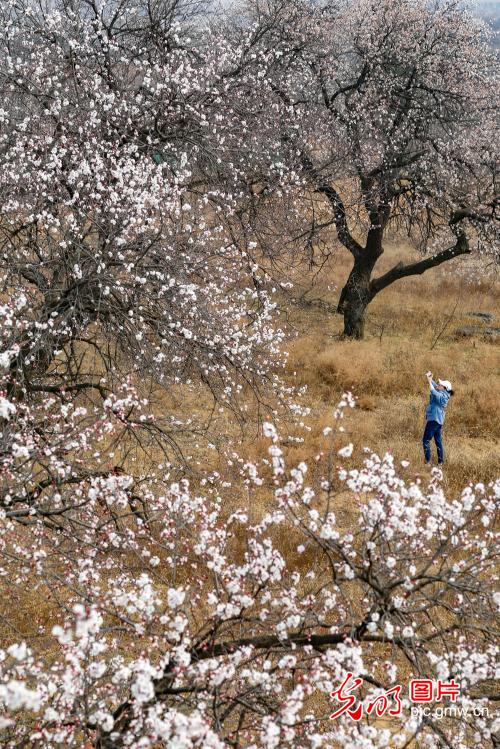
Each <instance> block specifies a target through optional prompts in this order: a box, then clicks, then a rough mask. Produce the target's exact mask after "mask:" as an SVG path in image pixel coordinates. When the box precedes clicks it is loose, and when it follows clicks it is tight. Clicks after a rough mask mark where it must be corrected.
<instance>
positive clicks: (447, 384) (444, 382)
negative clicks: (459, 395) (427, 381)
mask: <svg viewBox="0 0 500 749" xmlns="http://www.w3.org/2000/svg"><path fill="white" fill-rule="evenodd" d="M438 382H439V384H440V385H442V386H443V387H445V388H446V390H453V388H452V387H451V382H450V381H449V380H438Z"/></svg>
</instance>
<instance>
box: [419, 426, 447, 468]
mask: <svg viewBox="0 0 500 749" xmlns="http://www.w3.org/2000/svg"><path fill="white" fill-rule="evenodd" d="M441 427H442V424H440V423H439V422H437V421H428V422H427V424H426V425H425V430H424V436H423V438H422V442H423V445H424V456H425V462H426V463H430V462H431V440H432V439H433V440H434V442H435V443H436V448H437V454H438V463H439V464H441V463H443V462H444V450H443V443H442V440H441Z"/></svg>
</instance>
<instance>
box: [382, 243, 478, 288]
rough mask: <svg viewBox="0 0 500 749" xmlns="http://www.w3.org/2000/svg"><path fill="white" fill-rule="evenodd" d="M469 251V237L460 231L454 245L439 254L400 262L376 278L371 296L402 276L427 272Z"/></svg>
mask: <svg viewBox="0 0 500 749" xmlns="http://www.w3.org/2000/svg"><path fill="white" fill-rule="evenodd" d="M468 253H470V249H469V243H468V241H467V237H466V236H465V234H464V233H460V235H459V236H458V238H457V241H456V244H454V245H453V247H449V248H448V249H447V250H443V251H442V252H439V253H438V254H437V255H432V257H427V258H425V259H424V260H419V261H418V262H416V263H408V264H407V265H404V263H398V264H397V265H395V266H394V267H393V268H391V269H390V270H389V271H387V273H384V275H383V276H379V277H378V278H374V279H373V281H372V282H371V283H370V293H371V297H372V298H373V297H374V296H375V295H376V294H378V293H379V291H382V289H385V288H386V286H389V285H390V284H391V283H394V281H397V280H398V279H400V278H405V277H406V276H419V275H421V274H422V273H425V271H426V270H429V268H435V267H436V266H437V265H441V264H442V263H446V262H447V261H448V260H453V258H455V257H458V256H459V255H467V254H468Z"/></svg>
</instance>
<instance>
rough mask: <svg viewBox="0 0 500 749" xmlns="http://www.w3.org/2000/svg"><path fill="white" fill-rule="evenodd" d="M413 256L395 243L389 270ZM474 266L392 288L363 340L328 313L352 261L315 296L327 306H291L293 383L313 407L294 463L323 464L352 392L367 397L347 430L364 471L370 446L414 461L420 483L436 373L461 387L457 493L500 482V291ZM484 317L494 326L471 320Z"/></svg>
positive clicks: (453, 477)
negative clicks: (327, 430)
mask: <svg viewBox="0 0 500 749" xmlns="http://www.w3.org/2000/svg"><path fill="white" fill-rule="evenodd" d="M403 258H405V259H406V260H408V253H407V252H405V253H404V254H403V253H402V252H401V251H400V250H399V248H398V245H397V243H394V244H393V245H392V246H390V247H388V248H387V251H386V255H385V256H384V257H383V259H382V263H381V265H382V270H385V269H386V268H389V267H390V266H391V265H392V264H393V263H395V262H397V261H398V260H399V259H403ZM467 262H469V266H471V261H462V262H461V261H460V260H458V261H452V262H451V263H449V264H448V266H446V265H444V266H441V267H440V268H437V269H434V270H432V271H428V272H427V274H425V275H422V276H415V277H413V278H410V279H406V280H403V281H399V282H396V283H395V284H393V285H392V286H390V287H388V288H387V289H386V290H385V291H383V292H382V293H381V294H380V295H379V296H378V297H376V298H375V299H374V301H373V302H372V304H371V305H370V307H369V308H368V317H367V324H366V333H365V340H363V341H346V340H342V339H341V338H340V332H341V330H342V317H341V316H340V315H336V314H332V312H331V311H329V309H327V305H328V306H330V307H331V306H333V305H335V302H336V300H337V299H338V294H339V290H340V288H341V285H342V283H343V281H344V279H345V278H346V276H347V272H348V270H349V258H348V257H346V254H344V253H342V254H339V256H338V257H337V258H336V260H335V261H334V263H333V264H332V267H331V269H330V270H326V271H325V272H324V273H323V274H322V276H321V278H320V280H319V281H318V282H317V284H316V285H315V287H314V288H313V289H311V291H310V292H309V293H308V295H307V296H306V299H307V298H311V299H316V300H317V299H319V298H320V299H321V300H322V302H323V303H322V304H318V303H316V302H315V303H313V304H311V305H296V304H294V305H290V306H287V318H288V320H289V323H290V324H291V325H292V326H293V327H294V328H295V330H296V334H295V338H293V339H292V340H291V341H290V342H289V343H288V345H287V350H288V352H289V359H288V364H287V374H286V379H287V382H288V383H289V384H295V385H300V386H303V385H306V386H307V394H306V396H305V401H306V402H307V405H308V406H309V407H310V408H311V415H310V420H309V422H308V423H309V426H310V428H311V431H310V432H309V433H308V436H307V438H306V439H305V442H304V443H303V444H301V445H299V446H297V447H294V448H293V449H291V455H293V459H294V460H295V459H300V460H306V461H307V460H308V458H309V457H311V456H314V454H315V452H316V451H317V449H318V448H319V447H320V445H321V443H322V431H323V428H324V427H325V426H327V425H328V424H330V423H331V412H332V408H333V407H334V405H335V403H336V400H337V399H338V396H339V395H340V394H341V393H342V391H343V390H346V389H349V390H351V391H352V392H353V393H354V395H355V396H356V398H357V408H356V409H354V411H352V412H350V413H349V418H348V419H347V420H346V422H345V427H346V436H347V438H348V439H346V441H351V442H353V443H354V445H355V451H354V453H353V456H352V458H351V462H352V463H356V462H358V463H359V462H360V460H361V458H362V448H363V447H365V446H368V447H370V448H371V449H373V450H375V451H376V452H378V453H379V454H384V453H385V452H387V451H388V452H391V453H393V454H394V456H395V457H396V458H397V459H398V460H403V459H405V460H409V461H410V466H409V467H408V469H407V471H408V473H409V474H410V475H411V474H415V473H422V472H424V466H423V459H422V445H421V436H422V432H423V428H424V424H425V408H426V405H427V402H428V386H427V382H426V379H425V372H427V371H428V370H429V369H430V370H432V372H433V373H434V375H435V377H436V378H437V377H441V378H442V379H449V380H451V382H452V384H453V387H454V390H455V394H454V396H453V397H452V398H451V400H450V402H449V404H448V408H447V415H446V423H445V427H444V430H443V439H444V445H445V451H446V458H445V461H446V465H445V483H446V485H447V486H448V487H449V489H450V490H451V491H453V490H458V489H459V488H460V487H462V486H463V485H464V484H465V483H467V482H469V481H483V482H484V481H488V480H490V479H492V478H493V477H496V476H497V475H498V473H499V471H500V348H499V344H500V335H499V334H497V335H496V336H495V335H491V334H490V335H489V334H487V333H485V332H484V329H485V328H488V327H498V326H500V303H499V302H500V286H499V285H498V279H497V278H496V277H495V273H494V271H493V270H490V271H489V272H487V273H486V274H481V275H480V274H476V273H474V271H473V269H472V268H470V272H467V273H465V269H466V263H467ZM335 287H336V288H335ZM294 293H297V290H295V292H294ZM478 312H479V313H489V314H491V315H493V316H494V318H493V319H492V320H491V321H488V322H487V321H485V320H484V319H482V318H480V317H477V316H475V315H471V313H478ZM462 327H469V328H470V327H477V332H475V333H474V334H473V335H469V336H462V335H460V334H458V333H456V330H457V329H459V328H462ZM499 331H500V328H499ZM433 459H434V462H435V461H436V458H435V454H434V458H433ZM424 473H425V472H424Z"/></svg>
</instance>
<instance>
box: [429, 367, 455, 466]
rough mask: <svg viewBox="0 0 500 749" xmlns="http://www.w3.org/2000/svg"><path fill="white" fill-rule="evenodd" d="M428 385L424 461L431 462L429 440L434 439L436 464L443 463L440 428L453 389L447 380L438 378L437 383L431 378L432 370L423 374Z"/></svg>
mask: <svg viewBox="0 0 500 749" xmlns="http://www.w3.org/2000/svg"><path fill="white" fill-rule="evenodd" d="M425 376H426V377H427V382H428V383H429V387H430V391H431V392H430V398H429V405H428V406H427V411H426V412H425V418H426V424H425V430H424V436H423V438H422V442H423V445H424V457H425V462H426V464H427V465H428V464H429V463H430V462H431V440H432V439H434V442H435V443H436V448H437V457H438V464H439V465H442V464H443V463H444V450H443V442H442V438H441V429H442V427H443V424H444V412H445V409H446V406H447V405H448V401H449V400H450V397H451V396H452V395H453V389H452V387H451V382H450V381H449V380H438V381H437V383H436V382H434V380H433V379H432V372H427V374H426V375H425Z"/></svg>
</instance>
